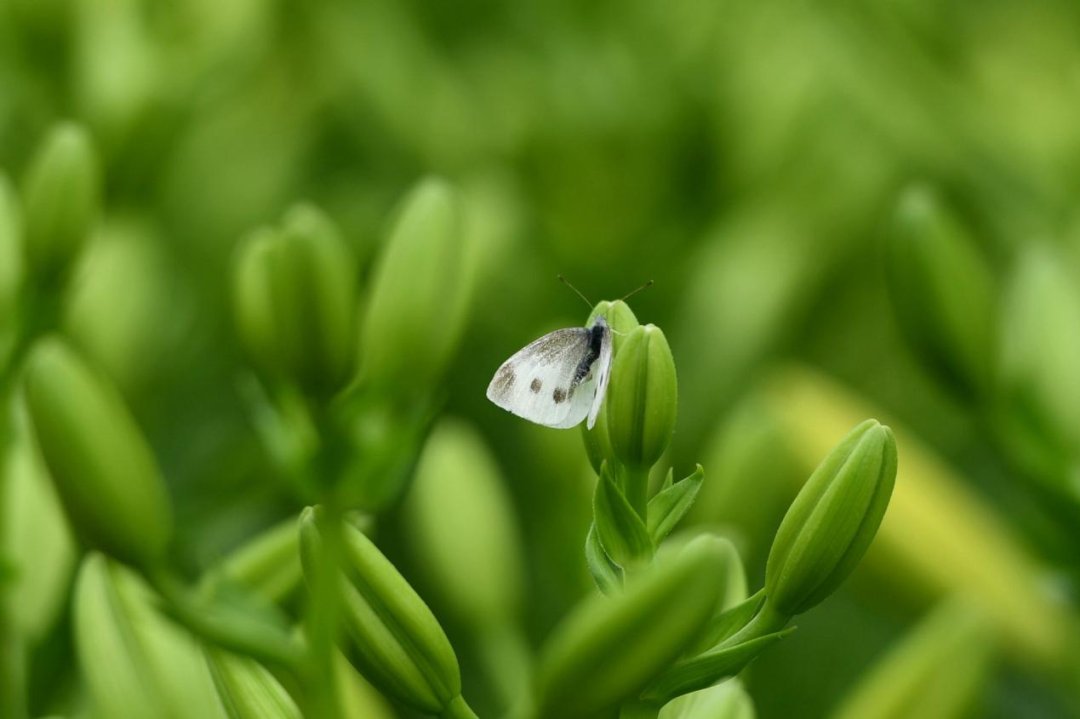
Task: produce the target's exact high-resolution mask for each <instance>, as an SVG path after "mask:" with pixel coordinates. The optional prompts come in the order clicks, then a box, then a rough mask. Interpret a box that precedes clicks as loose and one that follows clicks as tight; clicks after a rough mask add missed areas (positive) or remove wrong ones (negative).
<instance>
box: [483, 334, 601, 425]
mask: <svg viewBox="0 0 1080 719" xmlns="http://www.w3.org/2000/svg"><path fill="white" fill-rule="evenodd" d="M589 341H590V331H589V330H588V329H585V328H584V327H571V328H567V329H562V330H555V331H554V332H551V333H549V334H546V335H544V336H543V337H541V338H540V339H538V340H536V341H535V342H532V343H530V344H529V345H527V346H526V347H524V348H523V349H521V350H519V351H518V352H517V353H516V354H515V355H514V356H513V357H511V358H510V359H508V360H506V362H503V364H502V366H501V367H499V370H498V371H497V372H496V373H495V377H494V378H493V379H492V380H491V384H489V385H488V389H487V397H488V399H490V400H491V401H492V402H494V403H495V404H497V405H498V406H499V407H502V408H503V409H505V410H507V411H508V412H512V413H513V414H516V415H517V416H519V417H523V418H524V419H527V420H529V421H530V422H536V423H537V424H542V425H545V426H547V427H558V428H563V429H565V428H567V427H573V426H574V425H576V424H578V423H580V422H581V420H583V419H585V417H586V416H587V415H588V414H589V408H590V406H591V405H592V403H593V396H592V389H593V384H594V382H595V379H594V378H592V379H585V380H584V381H581V380H577V381H575V379H576V375H577V374H578V367H579V365H581V363H582V362H583V361H585V360H586V359H587V358H588V356H589Z"/></svg>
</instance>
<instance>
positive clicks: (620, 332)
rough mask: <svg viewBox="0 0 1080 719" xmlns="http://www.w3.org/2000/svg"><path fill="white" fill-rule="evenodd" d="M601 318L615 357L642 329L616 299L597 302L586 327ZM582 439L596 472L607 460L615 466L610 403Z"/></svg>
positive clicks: (631, 311) (584, 427)
mask: <svg viewBox="0 0 1080 719" xmlns="http://www.w3.org/2000/svg"><path fill="white" fill-rule="evenodd" d="M597 317H603V318H604V319H605V320H607V323H608V327H610V328H611V344H612V352H613V353H614V355H617V354H618V351H619V348H620V347H622V343H623V340H625V339H626V337H627V336H628V335H629V334H630V332H631V330H633V329H635V328H637V327H640V326H641V323H639V322H638V320H637V317H635V316H634V312H633V310H631V309H630V306H629V305H627V304H626V303H625V302H623V301H622V300H616V301H615V302H608V301H607V300H604V301H602V302H599V303H597V305H596V307H594V308H593V311H592V313H591V314H590V315H589V319H588V320H587V321H586V322H585V324H586V325H591V324H592V322H593V320H595V319H596V318H597ZM581 436H582V437H583V438H584V439H585V454H586V455H588V457H589V463H590V464H591V465H592V468H593V471H594V472H596V473H597V474H598V475H599V474H600V466H601V465H602V464H603V463H604V461H605V460H606V461H607V462H610V463H611V464H612V466H614V464H615V452H614V451H613V450H612V448H611V437H610V435H609V433H608V420H607V401H605V402H604V405H603V406H602V407H601V408H600V413H599V414H598V415H597V416H596V424H595V425H594V426H593V428H592V429H591V430H590V429H589V428H588V427H587V426H585V425H584V424H583V425H581Z"/></svg>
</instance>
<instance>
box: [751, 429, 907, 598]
mask: <svg viewBox="0 0 1080 719" xmlns="http://www.w3.org/2000/svg"><path fill="white" fill-rule="evenodd" d="M895 478H896V441H895V440H894V439H893V435H892V431H891V430H890V429H889V428H888V427H885V426H883V425H881V424H879V423H878V422H877V421H876V420H872V419H869V420H866V421H865V422H863V423H862V424H860V425H859V426H857V427H855V429H853V430H852V431H851V432H850V433H849V434H848V435H847V437H845V438H844V439H843V441H841V442H840V444H838V445H836V447H835V448H834V449H833V450H832V452H831V453H830V454H829V456H827V457H826V458H825V459H824V460H823V461H822V462H821V464H820V465H818V468H817V469H816V470H815V471H814V473H813V474H812V475H811V476H810V479H809V480H807V482H806V484H805V485H804V486H803V488H802V490H801V491H800V492H799V495H798V496H797V497H796V498H795V501H794V502H792V504H791V507H790V508H789V509H788V512H787V514H786V515H785V516H784V519H783V521H782V522H781V523H780V529H779V530H778V531H777V533H776V539H775V540H774V541H773V545H772V549H771V550H770V553H769V560H768V564H767V566H766V570H765V594H766V597H767V602H766V605H767V607H766V608H767V609H770V610H771V611H772V612H773V613H774V614H776V615H780V616H786V617H792V616H795V615H797V614H802V613H803V612H805V611H806V610H808V609H810V608H811V607H813V606H814V605H816V604H817V603H819V602H820V601H821V600H823V599H825V597H827V596H829V595H830V594H831V593H832V592H833V591H834V590H835V589H836V587H837V586H839V585H840V583H841V582H843V581H844V580H845V579H846V578H847V576H848V575H849V574H850V573H851V571H852V570H853V569H854V568H855V566H856V565H857V564H858V563H859V560H860V559H862V556H863V554H864V553H865V552H866V549H867V547H869V546H870V542H871V541H872V540H873V538H874V535H875V534H877V530H878V526H879V525H880V524H881V519H882V517H884V516H885V509H886V508H887V507H888V505H889V498H890V497H891V496H892V489H893V483H894V480H895Z"/></svg>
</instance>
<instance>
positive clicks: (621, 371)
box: [605, 325, 678, 471]
mask: <svg viewBox="0 0 1080 719" xmlns="http://www.w3.org/2000/svg"><path fill="white" fill-rule="evenodd" d="M677 396H678V387H677V386H676V380H675V360H674V358H672V356H671V348H670V347H668V343H667V338H666V337H664V333H663V331H662V330H660V328H658V327H656V326H654V325H644V326H641V327H637V328H635V329H633V330H631V332H630V333H629V334H628V335H626V337H624V338H623V342H622V346H621V347H620V348H619V350H618V352H617V353H616V355H615V359H614V361H613V363H612V368H611V380H610V381H609V385H608V394H607V399H606V400H605V402H606V404H607V428H608V434H609V436H610V438H611V447H612V450H613V452H614V454H615V457H616V459H617V460H618V462H619V463H620V464H621V465H623V466H625V467H627V468H630V469H631V470H635V471H644V470H648V468H649V467H651V466H652V465H654V464H656V462H658V461H659V460H660V456H661V455H662V454H663V453H664V450H666V449H667V446H668V443H669V442H671V435H672V434H673V433H674V431H675V410H676V399H677Z"/></svg>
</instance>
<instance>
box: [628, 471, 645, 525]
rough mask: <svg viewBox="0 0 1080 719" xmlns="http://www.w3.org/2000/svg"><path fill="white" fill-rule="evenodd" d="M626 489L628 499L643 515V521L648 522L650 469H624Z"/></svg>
mask: <svg viewBox="0 0 1080 719" xmlns="http://www.w3.org/2000/svg"><path fill="white" fill-rule="evenodd" d="M623 481H624V484H623V487H624V491H625V492H626V501H628V502H629V503H630V506H631V507H633V509H634V511H635V512H637V514H638V516H639V517H641V521H642V522H646V523H648V516H647V514H648V507H649V470H648V468H645V469H629V468H627V469H626V470H624V480H623Z"/></svg>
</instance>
